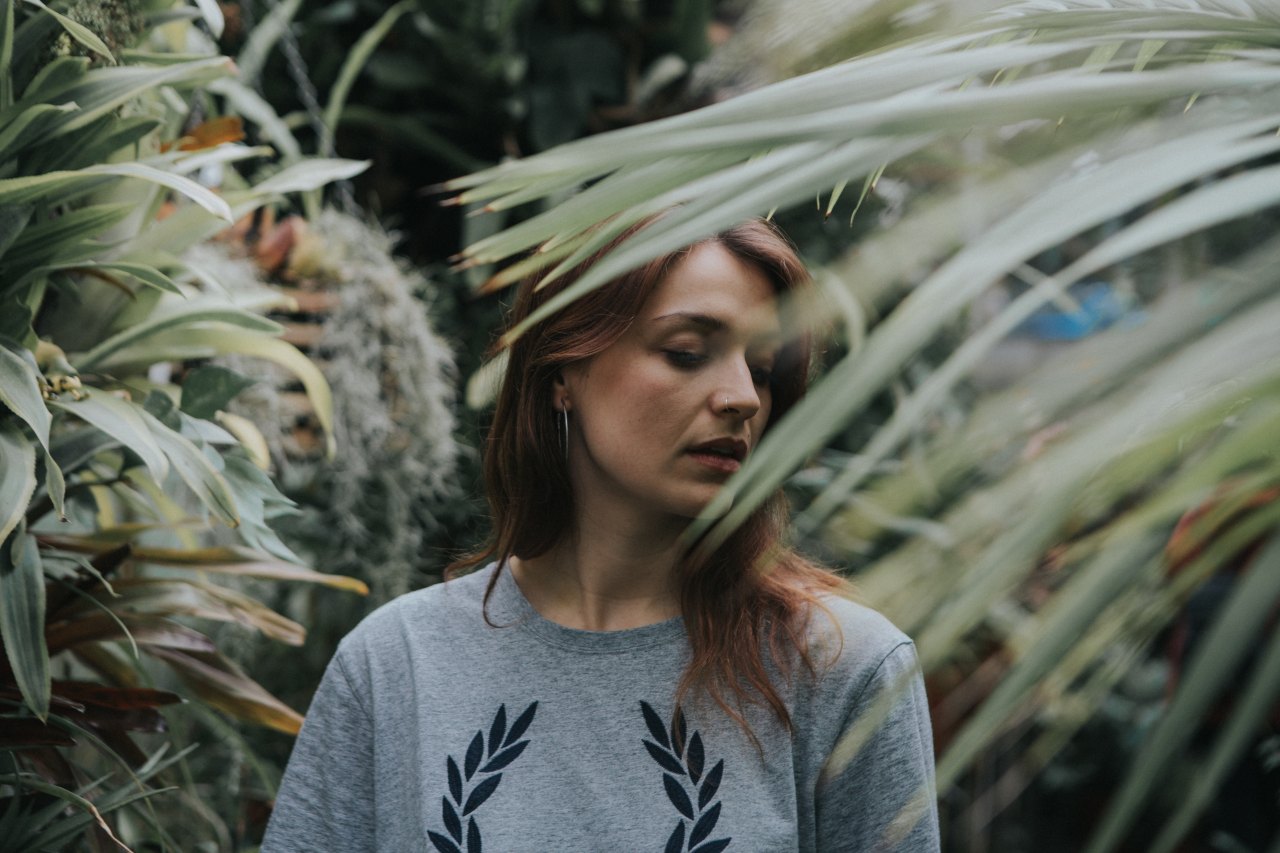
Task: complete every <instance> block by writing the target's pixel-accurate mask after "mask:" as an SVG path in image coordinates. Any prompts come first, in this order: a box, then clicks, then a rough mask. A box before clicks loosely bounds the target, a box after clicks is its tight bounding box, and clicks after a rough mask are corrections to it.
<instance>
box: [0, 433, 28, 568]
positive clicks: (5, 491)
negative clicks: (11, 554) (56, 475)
mask: <svg viewBox="0 0 1280 853" xmlns="http://www.w3.org/2000/svg"><path fill="white" fill-rule="evenodd" d="M35 491H36V448H35V445H33V444H32V443H31V442H30V441H28V440H27V437H26V436H25V435H24V434H23V432H22V429H21V428H20V427H19V426H18V425H17V423H15V422H14V421H13V419H12V418H0V543H3V542H6V541H8V539H9V534H10V533H12V532H13V531H14V529H15V528H16V527H17V526H18V522H20V521H22V518H23V516H24V515H25V514H26V512H27V506H28V505H29V504H30V503H31V496H32V495H33V494H35ZM0 547H3V546H2V545H0Z"/></svg>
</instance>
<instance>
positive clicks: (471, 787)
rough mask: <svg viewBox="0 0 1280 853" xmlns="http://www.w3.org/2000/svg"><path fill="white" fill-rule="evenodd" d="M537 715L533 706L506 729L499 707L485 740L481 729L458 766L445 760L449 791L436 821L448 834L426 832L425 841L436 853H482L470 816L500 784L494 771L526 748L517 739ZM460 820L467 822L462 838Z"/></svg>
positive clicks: (525, 742) (503, 710)
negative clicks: (433, 846) (426, 840)
mask: <svg viewBox="0 0 1280 853" xmlns="http://www.w3.org/2000/svg"><path fill="white" fill-rule="evenodd" d="M537 712H538V703H537V702H534V703H532V704H530V705H529V707H528V708H525V709H524V712H523V713H521V714H520V716H519V717H516V719H515V722H513V723H512V724H511V728H507V706H506V705H499V706H498V713H497V714H496V715H494V718H493V722H492V723H491V724H490V725H489V737H488V739H487V740H486V738H485V733H484V730H483V729H481V730H479V731H477V732H476V734H475V737H473V738H471V743H469V744H468V745H467V751H466V752H465V753H464V754H463V757H462V764H461V765H459V764H458V762H457V761H456V760H455V759H454V757H453V756H452V755H450V756H448V757H447V758H446V760H445V773H446V776H447V781H448V786H449V790H448V793H447V794H445V795H444V796H443V797H441V798H440V819H441V821H443V823H444V828H445V832H446V833H448V834H447V835H446V834H444V833H439V832H435V831H434V830H428V831H427V837H428V838H430V839H431V843H432V844H433V845H435V848H436V850H437V851H439V853H464V851H465V853H483V849H482V843H481V838H480V826H479V825H478V824H477V823H476V818H475V814H474V813H475V811H476V810H477V809H479V808H480V806H482V805H484V802H485V800H487V799H489V798H490V797H492V796H493V792H494V791H496V790H498V783H499V782H501V781H502V774H501V773H500V772H498V771H500V770H502V769H503V768H505V767H506V766H507V765H508V764H510V763H511V762H513V761H515V760H516V759H517V758H519V757H520V753H522V752H524V750H525V747H527V746H528V745H529V740H528V739H527V738H525V739H524V740H521V737H522V736H523V735H524V733H525V732H526V731H527V730H528V729H529V724H530V723H532V722H533V715H534V714H536V713H537ZM463 820H466V822H467V823H466V832H465V834H464V832H463V824H462V822H463ZM464 839H465V841H464Z"/></svg>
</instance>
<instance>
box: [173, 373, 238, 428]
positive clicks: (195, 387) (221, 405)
mask: <svg viewBox="0 0 1280 853" xmlns="http://www.w3.org/2000/svg"><path fill="white" fill-rule="evenodd" d="M256 381H257V380H254V379H250V378H249V377H247V376H245V375H244V374H242V373H237V372H236V371H234V370H231V369H229V368H226V367H221V366H219V365H216V364H207V365H203V366H201V367H197V368H196V369H195V370H193V371H191V373H189V374H187V376H186V378H185V379H183V380H182V411H184V412H186V413H187V414H189V415H191V416H192V417H193V418H205V419H212V418H213V416H214V415H215V414H216V413H217V412H218V411H219V410H220V409H225V408H226V407H227V404H228V403H230V402H231V401H232V400H234V399H235V398H236V396H237V395H238V394H239V393H240V392H241V391H244V390H245V389H246V388H249V387H250V386H251V385H254V384H255V383H256Z"/></svg>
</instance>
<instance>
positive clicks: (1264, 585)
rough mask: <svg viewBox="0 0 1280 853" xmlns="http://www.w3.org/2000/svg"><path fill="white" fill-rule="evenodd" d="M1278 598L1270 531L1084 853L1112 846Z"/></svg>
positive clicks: (1279, 563) (1278, 540) (1278, 552)
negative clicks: (1267, 538) (1268, 537)
mask: <svg viewBox="0 0 1280 853" xmlns="http://www.w3.org/2000/svg"><path fill="white" fill-rule="evenodd" d="M1277 601H1280V535H1277V536H1272V537H1271V539H1270V540H1269V541H1268V542H1267V544H1266V545H1265V546H1264V547H1263V549H1262V551H1261V552H1260V553H1259V554H1258V555H1257V556H1256V557H1255V558H1254V559H1253V561H1252V562H1251V564H1250V566H1249V568H1248V571H1246V572H1245V573H1244V574H1243V575H1242V576H1240V577H1239V578H1238V580H1237V581H1236V583H1235V586H1234V588H1233V589H1232V591H1231V594H1230V596H1229V597H1228V599H1227V600H1226V602H1225V603H1224V604H1223V605H1222V607H1221V608H1220V609H1219V611H1218V612H1217V614H1216V615H1215V617H1214V620H1213V624H1212V625H1211V626H1210V627H1209V629H1208V631H1207V632H1206V633H1205V635H1204V637H1203V638H1202V639H1201V640H1200V642H1199V643H1198V646H1197V648H1196V650H1195V653H1194V655H1193V657H1192V658H1191V661H1190V663H1189V664H1188V665H1187V669H1186V671H1185V673H1184V674H1183V678H1182V680H1181V683H1180V684H1179V686H1178V692H1177V694H1176V695H1175V696H1174V698H1173V702H1172V703H1171V704H1170V705H1169V707H1168V709H1167V710H1166V711H1165V713H1164V715H1163V716H1162V717H1161V718H1160V720H1159V722H1157V723H1156V725H1155V727H1154V728H1153V729H1152V731H1151V733H1150V734H1149V735H1148V736H1147V738H1146V740H1145V741H1144V743H1143V745H1142V748H1141V750H1140V751H1139V753H1138V756H1137V758H1136V759H1135V760H1134V762H1133V765H1132V766H1131V767H1130V768H1129V773H1128V775H1127V777H1126V778H1125V781H1124V784H1123V785H1122V787H1121V789H1120V792H1119V793H1118V794H1117V795H1116V797H1115V798H1114V799H1113V800H1112V801H1111V804H1110V807H1109V808H1108V810H1107V812H1106V814H1105V815H1104V816H1103V819H1102V822H1101V825H1100V826H1099V827H1098V829H1097V830H1096V832H1095V833H1094V835H1093V837H1092V838H1091V839H1090V841H1089V846H1088V848H1087V849H1088V853H1106V851H1109V850H1113V849H1115V847H1116V845H1118V844H1120V843H1121V842H1122V841H1123V840H1124V836H1125V834H1126V832H1127V831H1128V830H1129V828H1130V827H1131V826H1132V825H1133V821H1134V820H1135V819H1136V818H1137V816H1138V811H1139V809H1141V808H1142V806H1143V804H1144V803H1145V802H1146V800H1147V797H1148V796H1149V795H1150V793H1151V791H1152V790H1153V789H1154V788H1155V787H1156V786H1157V785H1158V784H1159V783H1160V781H1161V780H1162V779H1163V778H1164V772H1165V770H1166V768H1167V766H1168V764H1169V761H1170V759H1171V758H1172V757H1173V756H1175V755H1177V754H1179V753H1180V752H1181V750H1182V748H1183V746H1185V744H1186V743H1187V741H1188V740H1189V739H1190V738H1191V736H1192V735H1193V734H1194V733H1195V730H1196V728H1197V727H1198V726H1199V724H1200V721H1201V719H1202V718H1203V716H1204V714H1205V712H1206V711H1207V710H1208V709H1209V707H1210V706H1211V705H1212V703H1213V701H1214V700H1215V699H1216V698H1217V696H1218V694H1219V693H1220V692H1221V690H1222V689H1223V687H1225V686H1226V683H1227V681H1228V680H1229V679H1231V678H1232V677H1233V676H1234V674H1235V671H1236V668H1237V667H1238V666H1239V664H1240V662H1241V660H1242V659H1243V657H1244V655H1246V654H1247V653H1248V652H1249V651H1250V650H1251V649H1252V648H1253V646H1254V643H1255V642H1256V641H1257V638H1258V636H1259V632H1260V631H1261V629H1262V627H1263V626H1264V625H1265V623H1266V620H1267V618H1268V616H1269V615H1270V613H1271V612H1272V611H1273V609H1274V607H1275V604H1276V602H1277Z"/></svg>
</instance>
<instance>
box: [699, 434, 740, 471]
mask: <svg viewBox="0 0 1280 853" xmlns="http://www.w3.org/2000/svg"><path fill="white" fill-rule="evenodd" d="M688 453H689V455H690V456H692V457H693V458H694V459H696V460H697V461H698V462H700V463H702V464H703V465H705V466H707V467H708V468H712V469H715V470H717V471H725V472H728V473H730V474H732V473H733V472H735V471H737V470H738V469H739V468H741V467H742V460H744V459H746V458H747V443H746V442H745V441H743V440H742V439H740V438H717V439H714V440H712V441H704V442H702V443H701V444H695V445H694V446H693V447H690V448H689V451H688Z"/></svg>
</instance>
